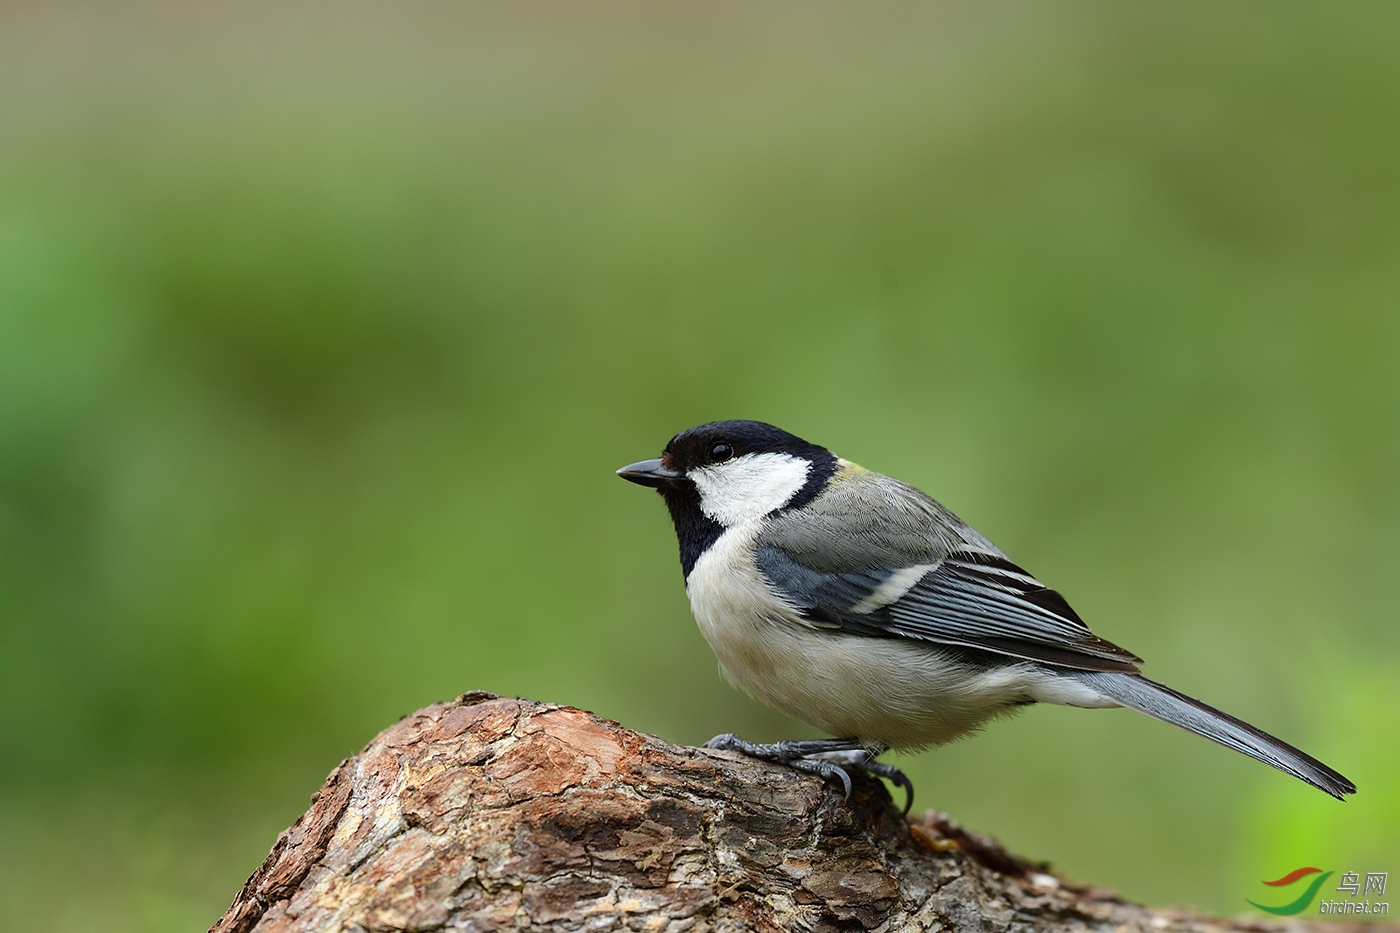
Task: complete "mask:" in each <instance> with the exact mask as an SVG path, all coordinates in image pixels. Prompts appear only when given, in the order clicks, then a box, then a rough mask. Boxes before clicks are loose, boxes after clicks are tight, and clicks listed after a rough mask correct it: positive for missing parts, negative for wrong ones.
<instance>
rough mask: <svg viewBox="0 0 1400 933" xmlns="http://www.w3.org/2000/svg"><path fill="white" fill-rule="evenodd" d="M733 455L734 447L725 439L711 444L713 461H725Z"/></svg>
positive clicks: (711, 459)
mask: <svg viewBox="0 0 1400 933" xmlns="http://www.w3.org/2000/svg"><path fill="white" fill-rule="evenodd" d="M733 456H734V448H733V447H731V446H729V445H728V444H726V443H725V442H724V441H720V442H719V443H716V444H711V445H710V462H711V463H723V462H724V461H726V460H728V459H729V458H731V457H733Z"/></svg>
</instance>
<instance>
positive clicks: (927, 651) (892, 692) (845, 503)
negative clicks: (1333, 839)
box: [617, 421, 1356, 811]
mask: <svg viewBox="0 0 1400 933" xmlns="http://www.w3.org/2000/svg"><path fill="white" fill-rule="evenodd" d="M617 474H618V475H619V476H621V477H622V478H623V479H626V480H630V481H631V482H634V483H638V484H640V485H642V486H651V487H654V488H655V489H656V490H657V491H658V492H660V493H661V497H662V499H664V500H665V502H666V506H667V508H668V509H669V510H670V512H671V520H672V521H673V522H674V524H675V526H676V536H677V537H678V538H679V539H680V552H681V569H682V570H683V571H684V573H685V588H686V593H687V595H688V596H689V598H690V607H691V611H692V612H693V613H694V615H695V620H696V622H697V623H699V626H700V631H701V633H702V634H703V635H704V636H705V640H706V641H708V642H709V643H710V647H711V648H712V649H714V652H715V654H716V655H717V656H718V658H719V663H720V667H721V669H722V671H723V672H724V676H725V677H726V678H727V679H728V680H729V681H730V682H731V683H733V684H735V685H736V686H738V687H740V688H741V689H743V690H744V691H746V692H747V693H749V694H751V695H752V696H753V697H755V698H756V699H759V700H761V701H763V702H764V703H767V704H768V705H769V706H773V707H776V708H777V709H779V710H781V711H782V712H784V713H786V714H787V715H789V716H792V717H793V718H795V719H800V720H802V721H803V722H806V723H809V724H810V725H813V726H816V727H817V728H818V729H821V730H822V731H824V732H827V733H829V734H830V735H832V736H835V738H832V739H816V740H807V741H791V742H778V743H773V744H756V743H751V742H746V741H744V740H743V739H740V738H738V737H737V736H733V735H721V736H716V737H715V738H714V739H711V740H710V742H709V743H707V745H708V746H709V747H711V748H723V749H730V750H734V751H740V752H743V753H745V754H749V755H753V756H756V757H761V758H767V759H770V760H776V761H782V762H785V763H787V764H789V765H791V766H793V767H796V768H799V769H801V770H804V771H809V772H812V773H816V774H821V775H824V776H829V777H835V778H838V779H840V780H841V782H842V783H843V784H844V785H845V788H846V792H847V793H848V794H849V793H850V778H849V776H848V775H847V773H846V771H845V770H844V768H843V767H842V765H846V766H854V767H859V768H862V769H864V770H866V771H869V772H871V773H874V774H879V775H882V776H884V777H886V778H889V779H891V780H892V781H894V782H895V783H897V784H900V785H902V786H903V787H904V788H905V791H906V795H907V800H908V801H909V803H912V801H913V787H912V786H911V785H910V783H909V781H908V779H907V778H906V777H905V776H904V775H903V773H902V772H900V771H899V769H897V768H895V767H893V766H892V765H887V764H882V763H880V762H877V761H875V757H876V756H877V755H879V754H881V753H883V752H884V751H886V750H888V749H917V748H925V747H928V746H931V745H939V744H942V743H944V742H948V741H951V740H953V739H956V738H958V737H959V736H962V735H966V734H968V733H969V732H972V731H974V730H975V729H977V728H978V726H980V725H981V724H982V723H984V722H986V721H987V720H989V719H991V718H993V717H995V716H998V715H1001V714H1005V713H1009V712H1012V711H1014V710H1016V709H1018V708H1020V707H1022V706H1026V705H1029V704H1032V703H1058V704H1060V705H1063V706H1079V707H1085V708H1091V709H1097V708H1105V707H1115V706H1126V707H1129V708H1131V709H1135V710H1138V711H1139V712H1142V713H1146V714H1147V715H1149V716H1151V717H1153V718H1155V719H1160V720H1162V721H1163V722H1168V723H1171V724H1172V725H1175V726H1180V727H1181V728H1183V729H1186V730H1188V731H1190V732H1194V733H1196V734H1197V735H1201V736H1205V737H1206V738H1208V739H1211V740H1212V741H1215V742H1219V743H1220V744H1221V745H1224V746H1226V747H1227V748H1233V749H1234V750H1235V751H1237V752H1243V753H1244V754H1246V755H1249V756H1250V757H1252V758H1257V759H1259V760H1260V761H1262V762H1264V763H1265V764H1269V765H1273V766H1274V767H1275V768H1278V769H1279V770H1280V771H1283V772H1285V773H1286V774H1291V775H1293V776H1294V777H1296V778H1298V779H1300V780H1303V781H1306V782H1307V783H1309V784H1311V785H1313V786H1314V787H1316V788H1319V789H1320V790H1323V791H1325V792H1326V793H1328V794H1331V795H1332V796H1333V797H1336V798H1337V799H1338V800H1341V799H1343V795H1345V794H1351V793H1355V792H1356V785H1355V784H1353V783H1352V782H1351V781H1349V780H1347V779H1346V778H1345V777H1343V776H1342V775H1340V774H1338V773H1337V772H1336V771H1333V770H1332V769H1331V768H1329V767H1327V766H1326V765H1324V764H1323V763H1322V762H1320V761H1318V760H1317V759H1315V758H1313V757H1311V756H1309V755H1307V754H1304V753H1303V752H1301V751H1299V750H1298V749H1296V748H1294V747H1293V746H1291V745H1288V744H1286V743H1284V742H1281V741H1279V740H1278V739H1276V738H1274V737H1273V736H1271V735H1269V734H1268V733H1266V732H1264V731H1263V730H1261V729H1258V728H1256V727H1254V726H1251V725H1250V724H1249V723H1247V722H1244V721H1243V720H1240V719H1236V718H1235V717H1234V716H1231V715H1229V714H1228V713H1223V712H1221V711H1220V710H1217V709H1214V708H1212V707H1210V706H1207V705H1206V704H1205V703H1202V702H1201V701H1200V700H1197V699H1194V698H1192V697H1189V696H1187V695H1186V694H1184V693H1180V692H1178V691H1176V690H1173V689H1172V688H1170V687H1167V686H1165V685H1163V684H1159V683H1157V682H1155V681H1152V680H1148V679H1147V678H1146V677H1144V676H1143V675H1142V674H1141V672H1140V671H1139V670H1138V665H1139V664H1140V663H1142V659H1141V658H1139V657H1137V656H1136V655H1134V654H1132V653H1131V652H1128V651H1125V650H1123V649H1122V648H1119V647H1118V646H1117V645H1115V644H1112V643H1111V642H1107V641H1104V640H1103V639H1102V638H1098V637H1097V636H1095V635H1094V634H1093V633H1092V632H1090V631H1089V627H1088V626H1087V625H1085V624H1084V622H1083V620H1081V619H1080V618H1079V616H1078V614H1076V613H1075V611H1074V610H1073V609H1071V608H1070V606H1069V603H1067V602H1065V599H1064V597H1062V596H1061V595H1060V594H1059V593H1057V592H1056V591H1055V590H1052V589H1049V588H1047V587H1046V586H1045V585H1044V584H1042V583H1041V582H1040V581H1039V580H1037V579H1036V578H1035V577H1033V576H1031V575H1030V574H1029V573H1027V572H1026V571H1025V570H1022V569H1021V568H1020V567H1019V566H1017V565H1016V564H1014V563H1012V562H1011V561H1010V560H1009V559H1007V557H1006V555H1005V554H1003V553H1002V552H1001V550H1000V549H998V548H997V546H996V545H994V544H993V543H992V542H991V541H989V540H987V538H986V537H984V536H983V535H982V534H980V533H978V532H977V531H975V530H974V529H973V528H972V527H971V526H969V525H968V524H967V523H966V522H964V521H962V520H961V519H960V518H958V517H957V516H956V515H954V514H953V513H952V512H950V511H949V510H948V509H946V508H944V507H943V506H942V505H940V504H939V503H937V502H935V501H934V500H933V499H931V498H929V497H928V496H927V495H925V494H924V493H922V492H920V491H919V490H917V489H915V488H914V487H912V486H909V485H907V484H905V483H902V482H900V481H899V480H896V479H892V478H890V477H888V476H883V475H881V474H879V473H874V472H871V471H870V470H866V469H864V468H863V467H860V466H857V465H856V464H854V463H851V462H850V461H849V460H844V459H842V458H840V457H838V456H836V455H835V454H833V453H831V451H829V450H827V449H826V448H824V447H819V446H817V445H816V444H811V443H808V442H807V441H804V440H802V439H801V438H799V437H794V436H793V435H791V434H789V433H787V432H786V431H783V430H781V429H779V428H776V427H774V426H772V425H770V424H763V423H761V422H757V421H716V422H712V423H710V424H702V425H700V426H699V427H694V428H691V429H690V430H688V431H683V432H681V433H680V434H677V435H676V436H675V437H673V438H671V442H670V443H669V444H667V445H666V449H665V451H664V452H663V453H662V455H661V458H660V459H659V460H643V461H641V462H640V463H633V464H631V465H629V466H625V467H623V468H622V469H620V470H618V471H617ZM905 809H906V811H907V810H908V805H907V804H906V807H905Z"/></svg>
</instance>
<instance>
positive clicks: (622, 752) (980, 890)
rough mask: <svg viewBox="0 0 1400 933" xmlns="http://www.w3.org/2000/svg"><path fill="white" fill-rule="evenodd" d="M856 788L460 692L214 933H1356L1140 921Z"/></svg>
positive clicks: (368, 765) (406, 728)
mask: <svg viewBox="0 0 1400 933" xmlns="http://www.w3.org/2000/svg"><path fill="white" fill-rule="evenodd" d="M853 777H854V778H855V791H854V793H852V795H851V798H850V800H845V799H843V798H842V796H841V794H840V792H839V789H837V788H835V787H834V786H833V785H832V784H831V783H830V782H823V781H822V780H820V779H818V778H816V777H813V776H811V775H807V774H802V773H799V772H797V771H794V770H792V769H790V768H786V767H782V766H779V765H773V764H768V763H765V762H760V761H754V760H751V759H747V758H744V757H742V756H739V755H736V754H732V753H727V752H712V751H707V750H704V749H696V748H684V747H678V746H675V745H668V744H666V743H664V742H662V741H660V740H659V739H656V738H653V737H651V736H646V735H641V734H638V733H636V732H631V731H629V730H627V729H623V728H622V727H620V726H618V725H617V724H616V723H612V722H608V721H606V720H603V719H600V718H599V717H597V716H594V715H592V714H591V713H586V712H583V711H581V710H577V709H572V708H569V707H560V706H550V705H546V704H541V703H535V702H532V701H529V700H519V699H505V698H500V697H495V696H492V695H490V694H485V693H468V694H465V695H463V696H461V697H459V698H458V699H457V700H455V701H453V702H451V703H442V704H438V705H436V706H430V707H428V708H427V709H424V710H422V711H420V712H418V713H415V714H413V715H412V716H409V717H407V718H405V719H404V720H402V721H401V722H399V723H398V724H396V725H394V726H392V727H391V728H389V729H387V730H385V731H384V732H383V733H381V734H380V735H379V736H378V737H377V738H376V739H375V740H374V741H373V742H371V743H370V744H369V746H368V747H367V748H366V749H365V750H364V751H362V752H361V753H360V754H359V755H357V756H356V757H354V758H351V759H347V760H346V761H344V762H342V763H341V764H340V766H339V767H337V768H336V769H335V770H334V771H333V772H331V775H330V777H329V778H328V779H327V780H326V784H325V786H324V787H323V788H322V789H321V790H320V791H319V792H317V794H316V795H315V796H314V797H313V798H312V803H311V809H310V810H308V811H307V812H306V814H305V815H304V816H302V817H301V819H299V820H297V822H296V825H294V826H293V827H292V828H291V829H289V830H287V831H286V832H284V833H282V835H281V836H280V837H279V838H278V840H277V844H276V845H275V846H274V847H273V850H272V853H271V854H270V855H268V857H267V860H266V861H265V862H263V864H262V866H261V867H260V868H259V869H258V870H257V871H256V872H254V873H253V876H252V877H251V878H249V879H248V882H247V883H246V884H245V885H244V886H243V890H242V891H240V892H239V894H238V897H237V898H236V899H235V900H234V902H233V906H231V907H230V908H229V910H228V912H227V913H226V914H225V915H224V916H223V918H222V919H221V920H220V921H219V922H218V923H217V924H216V925H215V926H214V930H215V931H218V933H249V931H258V933H273V931H277V933H291V931H310V930H346V931H351V930H354V931H360V930H442V929H447V930H472V931H485V930H523V929H531V930H657V931H681V930H691V931H702V930H703V931H709V930H713V931H728V930H734V931H739V930H803V931H807V930H872V931H903V930H947V931H998V933H1000V931H1007V933H1010V931H1024V933H1030V931H1048V930H1055V931H1087V930H1095V931H1104V933H1107V931H1110V930H1112V931H1121V933H1134V931H1152V933H1161V931H1163V930H1190V931H1202V933H1204V931H1227V930H1248V931H1256V933H1259V931H1271V930H1294V931H1299V930H1304V929H1308V928H1310V927H1316V928H1319V929H1321V928H1323V927H1324V926H1326V927H1328V928H1330V929H1332V930H1341V929H1345V928H1346V925H1343V924H1333V925H1322V924H1302V923H1297V922H1294V923H1265V922H1256V921H1245V922H1240V921H1234V922H1230V921H1224V920H1217V919H1211V918H1207V917H1201V916H1197V915H1193V914H1189V913H1186V912H1182V911H1177V910H1160V909H1153V908H1146V907H1141V906H1138V905H1135V904H1129V903H1126V902H1123V901H1121V900H1119V899H1117V898H1116V897H1115V896H1114V895H1113V894H1112V893H1111V892H1106V891H1099V890H1094V889H1091V888H1086V887H1083V886H1081V885H1076V884H1073V883H1070V882H1068V881H1066V880H1064V879H1058V878H1056V877H1054V876H1053V875H1051V874H1049V873H1048V872H1047V871H1046V869H1045V868H1044V866H1038V865H1033V864H1031V863H1028V862H1026V861H1024V860H1022V859H1019V858H1016V857H1014V856H1011V855H1009V854H1008V853H1007V852H1006V851H1005V850H1004V849H1002V848H1001V846H999V845H998V844H997V843H996V842H995V841H994V840H991V839H988V838H986V837H982V836H977V835H974V834H971V833H967V832H965V831H963V830H961V829H960V828H958V827H957V826H956V825H955V824H954V823H953V822H952V821H951V820H949V819H948V818H947V817H946V816H944V815H943V814H940V813H936V812H929V813H927V814H925V815H924V816H922V817H919V818H917V819H914V820H912V821H906V820H905V819H904V818H903V817H902V816H900V814H899V811H898V810H897V809H896V808H895V807H894V806H893V805H892V804H891V801H890V797H889V794H888V793H887V792H886V790H885V788H884V786H883V785H881V784H880V783H879V782H878V781H875V780H872V779H869V778H864V777H861V776H858V775H853ZM1356 926H1357V925H1353V928H1356ZM1368 929H1369V930H1371V931H1373V933H1374V931H1379V930H1380V929H1381V928H1380V927H1379V926H1376V925H1370V926H1369V927H1368ZM1389 929H1390V930H1392V931H1394V930H1396V929H1397V927H1395V926H1391V927H1390V928H1389Z"/></svg>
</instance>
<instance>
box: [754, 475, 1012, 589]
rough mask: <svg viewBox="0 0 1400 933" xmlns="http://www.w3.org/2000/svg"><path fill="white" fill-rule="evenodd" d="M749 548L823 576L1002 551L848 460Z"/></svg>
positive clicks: (913, 493) (907, 488)
mask: <svg viewBox="0 0 1400 933" xmlns="http://www.w3.org/2000/svg"><path fill="white" fill-rule="evenodd" d="M755 543H756V544H757V545H759V546H760V547H762V546H769V547H780V548H781V549H782V550H783V551H785V552H787V553H788V554H789V555H790V556H791V558H792V559H793V560H796V561H799V562H800V563H802V564H804V565H805V566H808V567H810V568H812V569H813V570H821V571H826V572H842V571H850V570H860V569H870V570H876V569H883V568H896V567H905V566H909V565H912V564H925V563H936V562H938V561H940V560H942V559H943V558H945V557H947V556H948V555H949V554H950V553H953V552H956V551H960V550H965V549H967V548H974V549H977V550H985V551H990V552H992V553H996V554H1000V553H1001V552H1000V551H999V550H998V549H997V547H996V545H994V544H992V542H991V541H989V540H988V539H987V538H986V537H985V536H984V535H982V534H980V533H979V532H977V531H976V530H975V529H974V528H972V527H971V526H970V525H968V524H967V523H966V522H964V521H963V520H962V519H960V518H958V516H957V515H955V514H953V512H952V511H951V510H950V509H948V508H947V507H946V506H944V505H942V504H941V503H939V502H938V501H937V500H935V499H934V498H933V497H931V496H929V495H928V494H926V493H924V492H923V491H921V490H919V489H916V488H915V487H913V486H911V485H909V484H908V483H905V482H903V481H901V480H897V479H895V478H894V477H892V476H886V475H885V474H883V473H876V472H875V471H873V470H867V469H865V468H864V467H862V466H860V465H858V464H855V463H852V462H850V461H848V460H838V461H837V469H836V471H835V472H834V473H833V474H832V476H831V478H830V479H829V480H827V483H826V486H825V487H824V488H823V489H822V491H821V492H820V493H819V494H818V495H817V496H815V497H813V498H812V499H811V500H810V501H809V502H807V503H805V504H804V505H803V506H802V507H801V508H795V509H788V510H784V511H780V512H778V513H776V514H774V515H773V516H771V517H770V519H769V520H768V522H767V523H766V525H765V527H764V529H763V531H762V532H761V533H760V534H759V535H758V538H757V540H756V542H755Z"/></svg>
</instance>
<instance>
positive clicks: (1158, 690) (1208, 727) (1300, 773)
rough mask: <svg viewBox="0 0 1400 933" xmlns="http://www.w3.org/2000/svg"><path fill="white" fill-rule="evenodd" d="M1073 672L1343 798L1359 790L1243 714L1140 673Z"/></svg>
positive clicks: (1092, 685) (1142, 707)
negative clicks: (1234, 713)
mask: <svg viewBox="0 0 1400 933" xmlns="http://www.w3.org/2000/svg"><path fill="white" fill-rule="evenodd" d="M1070 676H1072V677H1073V678H1074V679H1076V680H1078V681H1080V682H1081V683H1083V684H1085V685H1086V686H1088V687H1090V688H1092V689H1094V690H1097V691H1098V692H1099V693H1102V694H1103V695H1104V696H1107V697H1110V698H1112V699H1114V700H1116V701H1118V702H1119V703H1121V704H1123V705H1124V706H1127V707H1130V708H1132V709H1135V710H1137V711H1138V712H1140V713H1146V714H1147V715H1149V716H1151V717H1152V718H1153V719H1160V720H1161V721H1162V722H1169V723H1171V724H1172V725H1174V726H1180V727H1181V728H1183V729H1185V730H1187V731H1188V732H1194V733H1196V734H1197V735H1200V736H1205V737H1206V738H1208V739H1210V740H1211V741H1212V742H1219V743H1220V744H1221V745H1224V746H1225V747H1226V748H1233V749H1234V750H1235V751H1237V752H1243V753H1244V754H1246V755H1248V756H1249V757H1251V758H1257V759H1259V760H1260V761H1262V762H1264V764H1266V765H1273V766H1274V767H1275V768H1278V769H1279V770H1280V771H1282V772H1283V773H1284V774H1291V775H1293V776H1294V777H1295V778H1297V779H1298V780H1300V781H1307V782H1308V783H1309V784H1311V785H1312V786H1313V787H1316V788H1317V789H1318V790H1321V791H1325V792H1326V793H1329V794H1331V795H1332V796H1333V797H1336V798H1337V799H1338V800H1342V799H1344V798H1345V795H1346V794H1354V793H1356V785H1355V784H1353V783H1352V782H1351V781H1348V780H1347V779H1346V778H1344V777H1342V775H1340V774H1338V773H1337V772H1336V771H1333V770H1332V769H1331V768H1329V767H1327V766H1326V765H1325V764H1323V763H1322V762H1320V761H1318V760H1317V759H1316V758H1314V757H1312V756H1311V755H1308V754H1305V753H1303V752H1300V751H1299V750H1298V749H1296V748H1294V747H1293V746H1292V745H1289V744H1288V743H1287V742H1280V741H1279V740H1278V739H1276V738H1274V737H1273V736H1272V735H1269V733H1267V732H1265V731H1264V730H1262V729H1256V728H1255V727H1254V726H1251V725H1250V724H1249V723H1247V722H1245V721H1244V720H1242V719H1236V718H1235V717H1234V716H1231V715H1230V714H1229V713H1222V712H1221V711H1220V710H1218V709H1215V708H1214V707H1211V706H1207V705H1206V704H1204V703H1202V702H1201V701H1200V700H1197V699H1194V698H1192V697H1189V696H1187V695H1186V694H1184V693H1178V692H1177V691H1175V690H1173V689H1172V688H1171V687H1168V686H1165V685H1163V684H1159V683H1157V682H1156V681H1152V680H1148V679H1147V678H1146V677H1143V676H1142V675H1141V674H1126V673H1118V672H1116V671H1113V672H1109V671H1075V672H1074V673H1073V674H1071V675H1070Z"/></svg>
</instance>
